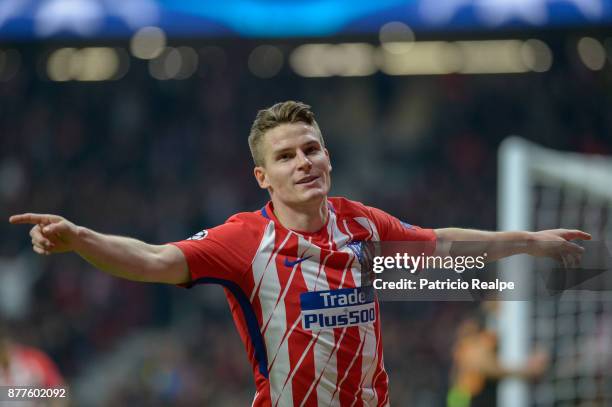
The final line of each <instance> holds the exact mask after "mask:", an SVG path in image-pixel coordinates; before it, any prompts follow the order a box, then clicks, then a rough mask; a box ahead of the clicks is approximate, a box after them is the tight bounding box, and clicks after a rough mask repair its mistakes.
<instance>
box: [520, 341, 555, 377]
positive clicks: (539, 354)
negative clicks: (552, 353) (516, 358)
mask: <svg viewBox="0 0 612 407" xmlns="http://www.w3.org/2000/svg"><path fill="white" fill-rule="evenodd" d="M549 365H550V358H549V356H548V353H546V352H545V351H543V350H542V349H538V350H536V351H534V352H533V353H532V354H531V355H530V356H529V359H528V360H527V365H526V367H525V376H527V378H528V379H531V380H536V379H538V378H539V377H541V376H542V375H543V374H544V373H545V372H546V369H548V366H549Z"/></svg>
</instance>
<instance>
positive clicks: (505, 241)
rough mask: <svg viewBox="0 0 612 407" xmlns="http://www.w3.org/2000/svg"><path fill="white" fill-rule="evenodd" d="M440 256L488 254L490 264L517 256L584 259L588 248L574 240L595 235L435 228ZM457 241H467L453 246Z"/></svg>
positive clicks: (559, 230) (552, 230)
mask: <svg viewBox="0 0 612 407" xmlns="http://www.w3.org/2000/svg"><path fill="white" fill-rule="evenodd" d="M434 232H435V233H436V238H437V239H438V242H439V243H438V245H437V247H438V254H440V255H451V256H470V255H471V256H478V255H482V254H483V253H487V261H495V260H499V259H502V258H504V257H508V256H513V255H515V254H529V255H531V256H538V257H552V258H555V259H557V260H562V259H563V258H564V257H565V256H580V255H581V254H582V252H583V251H584V249H583V248H582V247H580V246H578V245H577V244H575V243H572V242H571V240H575V239H577V240H590V239H591V235H590V234H588V233H586V232H583V231H581V230H570V229H551V230H542V231H539V232H524V231H517V232H487V231H482V230H471V229H459V228H444V229H435V230H434ZM455 242H465V243H462V244H460V245H453V243H455Z"/></svg>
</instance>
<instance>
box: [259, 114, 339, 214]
mask: <svg viewBox="0 0 612 407" xmlns="http://www.w3.org/2000/svg"><path fill="white" fill-rule="evenodd" d="M261 143H262V145H261V151H262V153H263V158H264V165H263V166H262V167H255V178H257V182H258V183H259V186H260V187H261V188H264V189H268V191H270V196H271V197H272V202H276V203H279V202H280V203H283V204H285V205H290V206H295V205H301V204H309V203H316V202H320V201H321V200H322V199H324V198H325V197H326V196H327V193H328V192H329V188H330V185H331V179H330V172H331V163H330V161H329V153H328V152H327V149H325V148H323V146H322V145H321V142H320V140H319V137H318V135H317V132H316V130H315V129H314V128H313V127H311V126H309V125H307V124H305V123H286V124H281V125H280V126H277V127H275V128H273V129H271V130H269V131H268V132H266V134H264V136H263V139H262V141H261Z"/></svg>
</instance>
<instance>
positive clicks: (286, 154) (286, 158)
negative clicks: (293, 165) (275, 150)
mask: <svg viewBox="0 0 612 407" xmlns="http://www.w3.org/2000/svg"><path fill="white" fill-rule="evenodd" d="M290 158H291V154H289V153H284V154H281V155H279V156H278V160H279V161H287V160H288V159H290Z"/></svg>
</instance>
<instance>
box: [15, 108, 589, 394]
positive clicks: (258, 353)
mask: <svg viewBox="0 0 612 407" xmlns="http://www.w3.org/2000/svg"><path fill="white" fill-rule="evenodd" d="M249 147H250V149H251V153H252V156H253V160H254V162H255V168H254V175H255V179H256V180H257V183H258V184H259V186H260V187H261V188H263V189H267V190H268V192H269V194H270V202H268V203H267V204H266V205H265V206H264V207H263V208H262V209H260V210H257V211H254V212H244V213H239V214H237V215H234V216H232V217H230V218H229V219H228V220H227V221H226V223H224V224H223V225H220V226H217V227H214V228H212V229H208V230H202V231H201V232H199V233H197V234H195V235H194V236H192V237H191V238H189V239H187V240H184V241H181V242H174V243H169V244H163V245H152V244H147V243H144V242H142V241H139V240H135V239H131V238H127V237H120V236H111V235H105V234H101V233H98V232H95V231H93V230H90V229H88V228H86V227H82V226H78V225H76V224H74V223H72V222H70V221H69V220H67V219H64V218H63V217H61V216H57V215H43V214H33V213H27V214H21V215H15V216H12V217H11V218H10V222H12V223H16V224H17V223H28V224H33V225H34V226H33V227H32V229H31V231H30V235H31V237H32V245H33V249H34V251H35V252H36V253H39V254H45V255H46V254H51V253H62V252H68V251H73V252H75V253H77V254H78V255H80V256H81V257H83V258H84V259H85V260H87V261H88V262H90V263H91V264H93V265H94V266H95V267H97V268H99V269H101V270H103V271H105V272H107V273H109V274H112V275H114V276H117V277H121V278H126V279H130V280H135V281H146V282H161V283H169V284H179V285H185V286H193V285H196V284H219V285H221V286H223V287H224V288H225V291H226V295H227V299H228V302H229V305H230V308H231V312H232V315H233V318H234V321H235V323H236V327H237V329H238V331H239V333H240V336H241V338H242V341H243V343H244V345H245V347H246V351H247V354H248V357H249V360H250V362H251V365H252V369H253V374H254V377H255V383H256V387H257V392H256V394H255V398H254V401H253V404H254V405H255V406H269V405H272V406H292V405H296V406H302V405H304V406H313V405H341V406H352V405H355V406H361V405H367V406H385V405H388V404H389V395H388V379H387V373H386V372H385V368H384V363H383V354H382V343H381V332H380V318H379V308H378V302H377V301H376V298H374V296H373V295H371V293H372V290H371V289H368V287H362V286H361V272H362V268H361V264H360V262H359V261H358V259H357V254H356V253H355V252H354V251H353V248H354V245H355V244H358V242H363V241H420V242H431V243H432V244H435V242H437V241H446V242H452V241H457V240H471V241H484V242H490V243H496V242H500V241H514V242H516V241H524V242H538V241H547V242H550V241H558V242H561V243H562V246H563V248H564V250H565V251H566V252H567V253H569V254H572V253H575V254H578V253H579V252H580V251H581V248H580V247H579V246H577V245H575V244H573V243H570V242H569V240H571V239H588V238H589V235H588V234H586V233H584V232H581V231H575V230H551V231H542V232H535V233H530V232H484V231H475V230H466V229H457V228H448V229H436V230H432V229H422V228H419V227H416V226H411V225H408V224H406V223H403V222H400V221H399V220H398V219H397V218H395V217H393V216H391V215H389V214H387V213H385V212H383V211H382V210H380V209H376V208H372V207H368V206H366V205H363V204H361V203H359V202H354V201H350V200H348V199H346V198H330V197H328V196H327V194H328V192H329V189H330V185H331V178H330V176H331V171H332V166H331V161H330V155H329V152H328V151H327V149H326V148H325V143H324V141H323V136H322V134H321V130H320V129H319V126H318V124H317V122H316V120H315V118H314V114H313V113H312V112H311V110H310V107H309V106H307V105H305V104H303V103H300V102H293V101H288V102H284V103H278V104H276V105H274V106H272V107H270V108H268V109H265V110H261V111H260V112H259V113H258V114H257V117H256V119H255V121H254V123H253V126H252V128H251V133H250V135H249ZM442 247H444V245H441V244H438V249H440V248H442ZM547 247H549V246H545V245H544V246H541V245H537V244H525V245H513V246H511V247H506V248H505V249H503V248H502V249H499V250H497V251H495V250H493V253H490V254H489V259H497V258H501V257H505V256H509V255H512V254H517V253H529V254H532V255H551V256H552V255H553V253H552V252H551V251H550V250H549V249H547ZM554 255H556V253H555V254H554ZM364 271H365V270H364Z"/></svg>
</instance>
